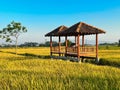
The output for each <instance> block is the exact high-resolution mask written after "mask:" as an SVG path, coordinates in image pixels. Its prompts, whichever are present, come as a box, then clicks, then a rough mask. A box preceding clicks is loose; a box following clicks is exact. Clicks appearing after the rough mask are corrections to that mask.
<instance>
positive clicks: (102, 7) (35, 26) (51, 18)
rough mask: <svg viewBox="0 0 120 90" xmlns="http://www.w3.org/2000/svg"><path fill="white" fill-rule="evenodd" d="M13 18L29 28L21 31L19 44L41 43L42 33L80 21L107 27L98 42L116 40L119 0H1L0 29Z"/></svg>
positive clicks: (119, 23)
mask: <svg viewBox="0 0 120 90" xmlns="http://www.w3.org/2000/svg"><path fill="white" fill-rule="evenodd" d="M13 20H14V21H15V22H21V23H22V25H23V26H26V27H27V29H28V32H27V33H24V34H21V35H20V37H19V41H18V42H19V44H20V43H24V42H38V43H43V42H45V41H46V40H49V38H46V37H45V36H44V35H45V34H46V33H48V32H50V31H52V30H53V29H55V28H57V27H58V26H61V25H65V26H68V27H70V26H72V25H74V24H75V23H78V22H81V21H82V22H85V23H87V24H90V25H92V26H96V27H98V28H100V29H103V30H105V31H106V34H101V35H99V41H100V42H118V40H119V39H120V0H2V1H1V2H0V30H2V29H3V28H4V27H6V26H7V25H8V24H9V23H10V22H11V21H13ZM91 37H94V36H91ZM54 39H55V38H54ZM87 39H88V38H86V40H87ZM90 39H91V40H94V38H90ZM0 43H2V44H3V43H4V40H0Z"/></svg>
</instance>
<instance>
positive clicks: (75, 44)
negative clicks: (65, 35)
mask: <svg viewBox="0 0 120 90" xmlns="http://www.w3.org/2000/svg"><path fill="white" fill-rule="evenodd" d="M75 47H77V36H75Z"/></svg>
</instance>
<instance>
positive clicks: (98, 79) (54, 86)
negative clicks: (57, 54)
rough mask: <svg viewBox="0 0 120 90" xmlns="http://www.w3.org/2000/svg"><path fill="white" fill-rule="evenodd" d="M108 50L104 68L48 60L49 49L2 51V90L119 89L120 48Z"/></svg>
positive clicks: (103, 52)
mask: <svg viewBox="0 0 120 90" xmlns="http://www.w3.org/2000/svg"><path fill="white" fill-rule="evenodd" d="M109 48H110V49H108V48H107V49H106V48H103V47H100V50H99V57H100V58H101V59H100V64H101V65H95V64H91V63H77V62H70V61H68V60H67V61H64V60H56V59H49V48H47V47H37V48H19V49H18V55H15V53H14V48H0V90H120V76H119V75H120V68H119V67H120V66H119V65H120V48H119V47H117V48H116V47H109ZM112 48H113V49H112ZM114 48H116V49H114ZM102 65H103V66H102Z"/></svg>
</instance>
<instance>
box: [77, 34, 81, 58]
mask: <svg viewBox="0 0 120 90" xmlns="http://www.w3.org/2000/svg"><path fill="white" fill-rule="evenodd" d="M77 56H78V59H80V35H78V36H77Z"/></svg>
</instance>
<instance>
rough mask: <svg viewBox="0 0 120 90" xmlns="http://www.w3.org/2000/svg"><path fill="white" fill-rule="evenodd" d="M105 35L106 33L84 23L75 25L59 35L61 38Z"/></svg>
mask: <svg viewBox="0 0 120 90" xmlns="http://www.w3.org/2000/svg"><path fill="white" fill-rule="evenodd" d="M100 33H105V31H103V30H101V29H98V28H96V27H94V26H91V25H88V24H86V23H83V22H79V23H77V24H74V25H73V26H71V27H70V28H68V29H66V30H64V31H62V32H60V33H59V36H77V35H91V34H100Z"/></svg>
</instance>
